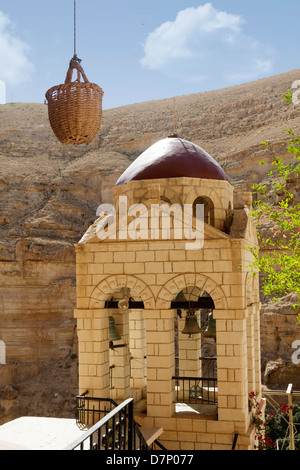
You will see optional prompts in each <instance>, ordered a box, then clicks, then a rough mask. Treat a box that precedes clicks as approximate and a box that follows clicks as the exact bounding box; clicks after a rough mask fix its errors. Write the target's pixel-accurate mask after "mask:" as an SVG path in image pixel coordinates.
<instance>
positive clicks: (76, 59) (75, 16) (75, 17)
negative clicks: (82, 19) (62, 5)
mask: <svg viewBox="0 0 300 470" xmlns="http://www.w3.org/2000/svg"><path fill="white" fill-rule="evenodd" d="M76 21H77V15H76V0H74V56H73V58H72V60H75V61H76V62H79V63H80V62H81V59H79V58H78V57H77V52H76V47H77V39H76V35H77V27H76Z"/></svg>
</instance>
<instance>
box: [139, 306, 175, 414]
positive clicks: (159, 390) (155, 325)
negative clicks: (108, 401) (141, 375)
mask: <svg viewBox="0 0 300 470" xmlns="http://www.w3.org/2000/svg"><path fill="white" fill-rule="evenodd" d="M144 315H145V317H146V340H147V416H148V417H165V418H168V417H171V416H172V415H173V414H174V413H175V383H174V380H173V379H172V377H173V376H174V374H175V344H174V343H175V342H174V312H173V310H145V311H144Z"/></svg>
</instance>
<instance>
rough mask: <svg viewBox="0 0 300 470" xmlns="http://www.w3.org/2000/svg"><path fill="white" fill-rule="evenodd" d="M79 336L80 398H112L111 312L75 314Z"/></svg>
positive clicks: (78, 312)
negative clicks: (109, 328)
mask: <svg viewBox="0 0 300 470" xmlns="http://www.w3.org/2000/svg"><path fill="white" fill-rule="evenodd" d="M75 317H76V318H77V332H78V355H79V394H81V393H84V392H86V391H89V396H92V397H100V398H109V396H110V384H109V354H108V351H109V349H108V310H107V309H95V310H75Z"/></svg>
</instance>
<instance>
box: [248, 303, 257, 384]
mask: <svg viewBox="0 0 300 470" xmlns="http://www.w3.org/2000/svg"><path fill="white" fill-rule="evenodd" d="M246 321H247V345H248V347H247V354H248V357H247V359H248V361H247V362H248V393H251V392H255V393H256V384H255V382H256V380H255V379H256V377H255V350H254V343H255V336H254V318H253V315H252V312H251V309H250V312H249V315H248V317H247V320H246Z"/></svg>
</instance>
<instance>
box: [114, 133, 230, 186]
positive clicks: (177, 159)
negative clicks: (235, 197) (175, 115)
mask: <svg viewBox="0 0 300 470" xmlns="http://www.w3.org/2000/svg"><path fill="white" fill-rule="evenodd" d="M184 176H186V177H190V178H204V179H213V180H227V179H228V178H227V176H226V174H225V173H224V171H223V170H222V168H221V167H220V165H219V164H218V163H217V162H216V161H215V160H214V159H213V158H212V157H211V156H210V155H209V154H208V153H207V152H205V150H203V149H202V148H200V147H198V145H195V144H193V143H192V142H189V141H187V140H183V139H180V137H178V136H177V135H174V136H169V137H168V138H167V139H163V140H160V141H159V142H156V143H155V144H154V145H151V147H149V148H148V149H147V150H145V152H143V153H142V154H141V155H140V156H139V157H138V158H137V159H136V160H135V161H134V162H133V163H132V164H131V165H130V166H129V167H128V168H127V170H125V171H124V173H123V174H122V175H121V176H120V178H119V179H118V181H117V183H116V186H119V185H121V184H125V183H129V182H130V181H133V180H149V179H161V178H178V177H184Z"/></svg>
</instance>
